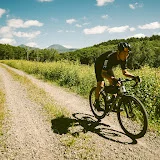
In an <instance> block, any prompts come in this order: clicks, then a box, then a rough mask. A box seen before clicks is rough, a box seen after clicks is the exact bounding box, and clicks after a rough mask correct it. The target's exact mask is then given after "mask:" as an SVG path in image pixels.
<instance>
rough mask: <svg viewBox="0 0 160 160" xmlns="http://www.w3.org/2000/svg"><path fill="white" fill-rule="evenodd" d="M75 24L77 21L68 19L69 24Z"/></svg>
mask: <svg viewBox="0 0 160 160" xmlns="http://www.w3.org/2000/svg"><path fill="white" fill-rule="evenodd" d="M74 22H76V20H75V19H67V20H66V23H68V24H72V23H74Z"/></svg>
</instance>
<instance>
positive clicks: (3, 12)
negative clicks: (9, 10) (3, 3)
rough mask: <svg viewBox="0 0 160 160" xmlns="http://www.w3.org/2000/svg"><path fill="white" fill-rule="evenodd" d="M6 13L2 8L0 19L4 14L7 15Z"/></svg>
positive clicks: (0, 9)
mask: <svg viewBox="0 0 160 160" xmlns="http://www.w3.org/2000/svg"><path fill="white" fill-rule="evenodd" d="M5 13H6V10H5V9H2V8H0V18H1V17H2V15H3V14H5Z"/></svg>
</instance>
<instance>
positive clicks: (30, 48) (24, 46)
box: [19, 44, 39, 50]
mask: <svg viewBox="0 0 160 160" xmlns="http://www.w3.org/2000/svg"><path fill="white" fill-rule="evenodd" d="M19 47H22V48H26V49H29V50H34V49H39V48H36V47H29V46H26V45H24V44H21V45H19Z"/></svg>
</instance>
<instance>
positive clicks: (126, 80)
mask: <svg viewBox="0 0 160 160" xmlns="http://www.w3.org/2000/svg"><path fill="white" fill-rule="evenodd" d="M118 81H120V83H121V82H122V83H123V82H129V81H134V79H128V78H126V79H123V80H122V79H120V78H119V79H118ZM137 85H138V82H135V84H134V85H133V86H132V87H133V88H134V87H135V86H137Z"/></svg>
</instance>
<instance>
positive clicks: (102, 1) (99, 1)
mask: <svg viewBox="0 0 160 160" xmlns="http://www.w3.org/2000/svg"><path fill="white" fill-rule="evenodd" d="M96 1H97V6H104V5H107V4H108V3H112V2H114V0H96Z"/></svg>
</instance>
